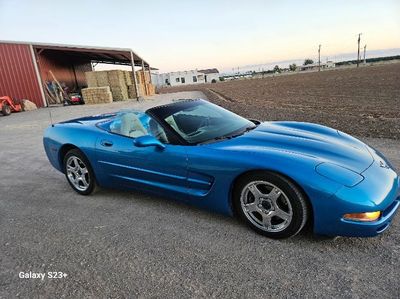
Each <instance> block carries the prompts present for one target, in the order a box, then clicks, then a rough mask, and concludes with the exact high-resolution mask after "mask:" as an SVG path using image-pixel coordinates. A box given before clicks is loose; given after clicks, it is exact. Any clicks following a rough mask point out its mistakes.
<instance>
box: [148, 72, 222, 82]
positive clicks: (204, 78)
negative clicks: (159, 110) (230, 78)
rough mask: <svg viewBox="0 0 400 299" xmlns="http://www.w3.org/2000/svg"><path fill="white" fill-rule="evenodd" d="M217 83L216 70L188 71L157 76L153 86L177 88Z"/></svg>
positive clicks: (217, 74) (217, 75) (217, 73)
mask: <svg viewBox="0 0 400 299" xmlns="http://www.w3.org/2000/svg"><path fill="white" fill-rule="evenodd" d="M218 81H219V71H218V70H217V69H215V68H214V69H206V70H190V71H179V72H170V73H164V74H158V75H157V79H154V80H153V82H154V83H153V84H155V85H157V86H179V85H188V84H200V83H216V82H218Z"/></svg>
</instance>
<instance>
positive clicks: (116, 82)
mask: <svg viewBox="0 0 400 299" xmlns="http://www.w3.org/2000/svg"><path fill="white" fill-rule="evenodd" d="M107 75H108V84H109V85H108V86H110V89H111V93H112V95H113V99H114V100H115V101H124V100H127V99H129V97H128V86H127V84H126V76H125V72H124V71H121V70H112V71H108V72H107Z"/></svg>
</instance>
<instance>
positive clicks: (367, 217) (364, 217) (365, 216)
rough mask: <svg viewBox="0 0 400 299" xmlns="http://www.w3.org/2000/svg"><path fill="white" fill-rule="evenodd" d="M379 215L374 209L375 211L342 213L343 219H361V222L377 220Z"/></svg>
mask: <svg viewBox="0 0 400 299" xmlns="http://www.w3.org/2000/svg"><path fill="white" fill-rule="evenodd" d="M380 216H381V212H380V211H376V212H365V213H352V214H344V215H343V219H346V220H353V221H362V222H371V221H375V220H378V219H379V217H380Z"/></svg>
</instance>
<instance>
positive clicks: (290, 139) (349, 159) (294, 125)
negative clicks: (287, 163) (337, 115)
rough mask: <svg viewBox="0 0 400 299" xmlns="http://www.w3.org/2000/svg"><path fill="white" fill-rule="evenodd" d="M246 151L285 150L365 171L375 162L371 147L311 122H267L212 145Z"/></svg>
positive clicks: (359, 171)
mask: <svg viewBox="0 0 400 299" xmlns="http://www.w3.org/2000/svg"><path fill="white" fill-rule="evenodd" d="M210 146H212V147H213V148H214V149H223V150H234V151H243V152H246V151H247V152H259V153H260V152H261V153H262V152H263V151H264V152H266V150H273V151H282V152H285V153H286V154H287V155H290V154H296V155H305V156H308V157H312V158H315V159H316V160H318V161H320V162H330V163H333V164H336V165H340V166H342V167H345V168H348V169H351V170H353V171H355V172H357V173H362V172H363V171H364V170H366V169H367V168H368V167H369V166H370V165H371V164H372V163H373V161H374V159H373V157H372V155H371V154H370V152H369V151H368V148H367V146H366V145H365V144H364V143H362V142H361V141H359V140H358V139H356V138H353V137H351V136H350V135H347V134H345V133H342V132H339V131H337V130H334V129H331V128H328V127H325V126H321V125H317V124H311V123H301V122H264V123H262V124H260V125H259V126H258V127H257V128H255V129H254V130H252V131H249V132H247V133H245V134H243V135H241V136H238V137H235V138H232V139H229V140H225V141H222V142H217V143H213V144H210Z"/></svg>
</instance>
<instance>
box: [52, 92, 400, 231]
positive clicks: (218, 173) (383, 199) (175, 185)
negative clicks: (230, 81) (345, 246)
mask: <svg viewBox="0 0 400 299" xmlns="http://www.w3.org/2000/svg"><path fill="white" fill-rule="evenodd" d="M44 148H45V150H46V154H47V156H48V158H49V160H50V162H51V164H52V165H53V166H54V167H55V168H56V169H58V170H59V171H60V172H62V173H64V174H65V176H66V178H67V181H68V183H69V184H70V185H71V187H72V188H73V189H74V190H75V191H76V192H78V193H79V194H82V195H88V194H90V193H92V192H93V190H94V189H95V187H96V185H98V186H101V187H109V188H122V189H136V190H142V191H146V192H151V193H154V194H159V195H162V196H165V197H170V198H174V199H177V200H180V201H184V202H187V203H191V204H193V205H196V206H199V207H203V208H207V209H209V210H213V211H216V212H220V213H223V214H228V215H237V216H238V217H239V218H240V219H242V220H243V221H244V222H246V223H247V224H248V225H249V226H250V227H251V228H252V229H254V230H255V231H256V232H258V233H260V234H263V235H265V236H267V237H271V238H286V237H291V236H294V235H296V234H297V233H298V232H300V231H301V230H302V228H303V227H304V226H305V224H306V223H310V225H312V226H313V229H314V232H315V233H316V234H321V235H328V236H337V235H341V236H362V237H367V236H375V235H377V234H379V233H382V232H383V231H385V230H386V229H387V228H388V227H389V224H390V222H391V220H392V219H393V216H394V215H395V212H396V210H397V209H398V207H399V204H400V187H399V185H400V181H399V177H398V175H397V174H396V172H395V170H394V169H393V167H392V166H391V165H390V163H389V162H388V161H387V160H386V159H385V157H384V156H383V155H382V154H381V153H379V152H378V151H376V150H374V149H373V148H371V147H369V146H367V145H366V144H364V143H362V142H361V141H359V140H357V139H355V138H353V137H351V136H349V135H347V134H345V133H343V132H339V131H337V130H334V129H331V128H328V127H324V126H321V125H317V124H311V123H301V122H286V121H274V122H263V123H261V122H259V121H256V120H248V119H245V118H243V117H240V116H238V115H236V114H234V113H232V112H230V111H228V110H225V109H223V108H221V107H219V106H216V105H214V104H211V103H209V102H207V101H205V100H200V99H198V100H180V101H176V102H173V103H171V104H168V105H163V106H158V107H155V108H151V109H149V110H147V111H146V112H139V111H132V110H125V111H120V112H117V113H114V114H102V115H97V116H90V117H84V118H79V119H73V120H70V121H66V122H62V123H58V124H55V125H52V126H51V127H49V128H48V129H47V130H46V132H45V135H44Z"/></svg>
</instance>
